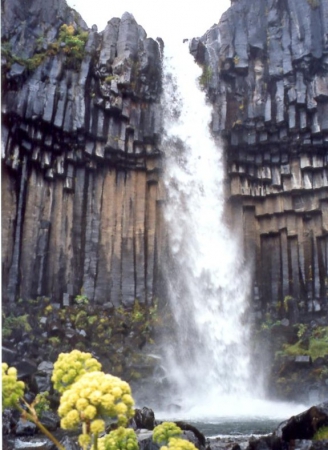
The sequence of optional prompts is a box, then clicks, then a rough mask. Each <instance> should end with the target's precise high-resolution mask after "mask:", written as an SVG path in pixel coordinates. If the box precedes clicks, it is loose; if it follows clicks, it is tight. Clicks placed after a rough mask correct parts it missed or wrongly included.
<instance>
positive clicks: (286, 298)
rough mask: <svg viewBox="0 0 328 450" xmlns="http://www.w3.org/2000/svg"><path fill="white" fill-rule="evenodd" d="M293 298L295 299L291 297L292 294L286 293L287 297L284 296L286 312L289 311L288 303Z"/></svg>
mask: <svg viewBox="0 0 328 450" xmlns="http://www.w3.org/2000/svg"><path fill="white" fill-rule="evenodd" d="M292 299H293V297H291V296H290V295H286V296H285V298H284V309H285V311H286V312H288V303H289V302H290V300H292Z"/></svg>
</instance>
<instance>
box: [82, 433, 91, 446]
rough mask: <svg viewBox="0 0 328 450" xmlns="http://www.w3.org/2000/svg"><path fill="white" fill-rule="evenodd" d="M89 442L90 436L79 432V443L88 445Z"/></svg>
mask: <svg viewBox="0 0 328 450" xmlns="http://www.w3.org/2000/svg"><path fill="white" fill-rule="evenodd" d="M90 442H91V437H90V436H89V435H88V434H80V436H79V444H80V446H81V447H85V446H86V445H89V444H90Z"/></svg>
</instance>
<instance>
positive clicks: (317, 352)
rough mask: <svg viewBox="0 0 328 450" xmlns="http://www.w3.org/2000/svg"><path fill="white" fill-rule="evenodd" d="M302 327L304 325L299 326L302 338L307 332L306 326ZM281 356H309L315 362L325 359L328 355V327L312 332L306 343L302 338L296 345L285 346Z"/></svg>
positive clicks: (318, 328)
mask: <svg viewBox="0 0 328 450" xmlns="http://www.w3.org/2000/svg"><path fill="white" fill-rule="evenodd" d="M301 325H303V324H300V325H299V331H300V330H301V336H303V334H304V333H305V331H306V330H305V328H304V327H305V325H303V326H301ZM298 334H299V332H298ZM298 337H300V336H298ZM281 355H282V356H283V355H291V356H298V355H308V356H310V357H311V358H312V360H313V361H314V360H315V359H317V358H323V357H325V356H326V355H328V327H317V328H315V329H314V330H312V333H311V335H310V336H309V338H308V341H306V342H305V341H303V340H302V338H301V339H299V340H298V341H297V342H296V343H294V344H284V345H283V350H282V352H281Z"/></svg>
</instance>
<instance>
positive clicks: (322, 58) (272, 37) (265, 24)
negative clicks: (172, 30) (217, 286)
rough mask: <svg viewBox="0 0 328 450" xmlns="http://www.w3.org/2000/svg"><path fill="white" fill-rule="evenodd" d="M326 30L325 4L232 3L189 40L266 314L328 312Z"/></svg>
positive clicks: (299, 0) (311, 0) (322, 0)
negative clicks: (291, 301)
mask: <svg viewBox="0 0 328 450" xmlns="http://www.w3.org/2000/svg"><path fill="white" fill-rule="evenodd" d="M327 36H328V2H327V1H326V0H287V1H279V0H253V1H251V2H250V1H248V0H238V1H235V2H233V4H232V6H231V8H230V9H229V10H228V11H227V12H226V13H225V14H224V15H223V16H222V18H221V21H220V23H219V24H218V25H214V26H213V27H212V28H211V29H210V30H208V32H207V33H206V35H204V36H203V37H202V38H200V39H194V40H193V41H192V43H191V52H192V54H193V55H194V56H195V57H196V59H197V61H198V62H199V64H201V65H202V67H203V76H202V77H201V80H200V81H201V83H202V84H203V85H204V87H205V89H206V90H207V93H208V95H209V98H210V100H211V102H212V103H213V105H214V114H213V122H212V130H213V133H214V134H216V135H218V136H222V137H223V138H224V143H225V148H226V162H227V171H228V177H229V180H228V198H229V203H230V206H231V209H232V212H233V215H232V217H235V218H237V219H238V220H239V222H241V223H242V224H243V230H244V242H245V251H246V260H247V262H248V263H249V264H254V298H255V300H256V302H255V307H258V308H259V309H261V310H262V311H263V310H264V311H268V312H272V311H273V312H277V311H279V309H280V308H281V307H283V302H284V300H286V298H289V296H290V297H294V298H295V299H297V303H298V308H299V310H300V312H302V311H303V312H304V313H306V312H311V311H317V312H319V311H323V310H324V309H325V308H327V292H328V283H327V280H328V276H327V275H328V38H327Z"/></svg>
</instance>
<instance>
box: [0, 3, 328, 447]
mask: <svg viewBox="0 0 328 450" xmlns="http://www.w3.org/2000/svg"><path fill="white" fill-rule="evenodd" d="M1 32H2V148H3V151H2V156H3V158H2V161H3V163H2V289H3V311H4V314H5V316H4V322H3V323H4V325H6V327H7V328H6V333H7V334H6V335H5V339H4V345H5V353H4V354H5V355H6V358H8V359H10V360H11V361H10V362H12V363H15V364H16V365H19V366H20V370H21V375H22V377H30V376H31V375H33V376H35V373H36V374H37V373H38V369H37V367H38V365H39V364H40V363H42V362H43V361H44V360H45V359H46V358H45V356H49V351H50V350H49V349H51V352H52V353H51V352H50V359H51V360H53V359H55V356H56V353H57V352H59V351H61V350H62V349H64V350H65V349H66V348H69V347H70V346H73V347H75V346H76V347H77V348H80V349H84V348H87V347H88V346H89V345H91V344H90V342H92V345H93V348H92V349H93V351H94V352H98V353H99V354H100V356H103V357H104V359H105V354H106V353H110V355H111V356H110V358H109V362H108V361H107V364H108V366H110V367H111V368H112V370H114V372H115V373H116V374H117V375H119V376H125V377H126V378H128V379H129V381H130V380H133V381H134V382H136V383H138V382H139V383H140V379H143V378H146V377H147V376H149V374H152V373H153V370H154V369H156V361H154V360H153V359H151V358H149V357H147V358H148V359H147V358H146V359H145V354H148V353H149V352H148V350H147V351H146V350H145V349H148V347H149V345H152V342H153V340H154V339H155V340H156V336H158V334H160V333H163V332H164V331H163V327H169V326H170V323H169V322H170V315H169V313H167V315H164V311H165V308H166V298H165V285H164V284H163V275H162V272H161V270H162V265H163V261H164V259H165V258H166V257H167V252H166V247H167V230H166V228H165V221H164V218H163V204H164V202H165V200H166V193H165V189H164V186H163V180H162V170H163V164H164V161H165V155H164V153H163V150H162V147H161V136H162V133H163V120H162V107H161V93H162V62H161V61H162V52H163V49H164V48H165V43H163V41H162V40H161V39H160V38H158V39H157V40H154V39H152V38H149V37H147V34H146V32H145V30H144V29H143V28H142V26H141V25H139V24H137V23H136V21H135V19H134V17H133V15H132V14H129V13H125V14H124V15H123V16H122V18H121V19H119V18H113V19H111V20H109V22H108V24H107V26H106V28H105V30H103V31H101V32H98V30H97V28H96V27H95V26H94V27H92V28H91V29H88V27H87V25H86V24H85V22H84V21H83V19H82V18H81V16H80V15H79V14H78V13H77V12H76V11H74V10H73V9H71V8H69V7H68V6H67V5H66V3H65V1H64V0H56V1H55V2H52V5H51V7H50V5H49V4H48V2H42V1H41V0H32V1H30V2H26V3H24V4H23V3H22V2H21V1H19V0H4V2H3V3H2V30H1ZM190 52H191V55H192V56H193V57H194V58H195V60H196V61H197V63H198V64H199V65H200V66H201V67H202V68H203V75H202V76H201V78H200V84H201V85H202V87H203V89H204V91H205V92H206V94H207V96H208V99H209V101H210V102H211V104H212V105H213V119H212V125H211V126H212V132H213V134H214V135H215V136H216V137H218V138H220V139H221V140H222V142H223V144H224V148H225V160H226V161H225V162H226V169H227V177H226V201H227V221H228V222H230V223H231V226H232V227H236V229H237V228H240V230H239V231H241V232H242V235H243V242H242V243H241V253H242V252H244V254H245V261H246V262H247V264H249V266H250V267H251V268H252V286H253V289H252V295H251V299H250V316H251V319H252V324H253V328H254V349H253V355H254V358H256V360H261V361H262V364H263V370H265V371H266V372H267V374H268V379H269V380H270V381H269V391H270V393H271V395H272V396H278V397H280V398H288V399H291V400H292V399H298V400H302V401H303V400H304V401H310V400H313V402H312V403H317V402H319V401H322V400H324V399H325V398H327V393H328V373H327V363H328V359H327V358H328V328H327V324H328V321H327V300H328V151H327V148H328V120H327V117H328V59H327V58H328V3H327V1H326V0H320V1H319V0H288V1H286V2H282V1H279V0H265V1H264V0H253V1H252V2H249V1H246V0H238V1H233V2H232V5H231V7H230V8H229V10H228V11H227V12H226V13H225V14H224V15H223V16H222V18H221V20H220V22H219V23H218V24H216V25H214V26H213V27H212V28H211V29H209V30H208V31H207V32H206V34H205V35H204V36H203V37H200V38H195V39H193V40H192V41H191V42H190ZM192 56H191V57H192ZM81 311H82V312H84V313H81ZM17 317H19V319H17ZM24 317H25V319H24ZM163 318H164V319H163ZM31 320H32V322H31ZM101 320H103V322H100V321H101ZM165 321H166V322H167V323H169V324H168V325H167V324H165V323H164V324H163V322H165ZM95 324H96V325H97V327H96V325H95ZM117 324H119V325H117ZM31 327H32V329H33V330H37V332H35V333H34V335H33V333H31ZM32 335H33V336H32ZM316 345H317V347H315V346H316ZM295 346H296V347H295ZM318 346H319V349H318ZM313 348H315V349H316V350H315V351H314V350H313ZM14 349H15V352H14V351H13V350H14ZM40 349H42V351H40ZM136 349H137V351H136ZM277 352H278V354H277ZM279 352H280V353H279ZM263 355H264V356H263ZM22 361H23V363H22ZM41 378H42V377H41ZM43 378H44V377H43ZM38 383H39V381H38V382H35V379H34V384H35V386H36V388H35V389H36V390H39V389H42V388H41V386H38ZM41 384H42V383H41ZM300 384H301V385H302V386H303V387H304V388H303V389H302V392H300V390H299V386H300ZM252 448H255V447H252ZM277 448H278V447H277Z"/></svg>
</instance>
